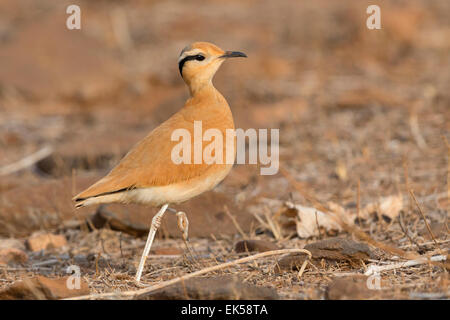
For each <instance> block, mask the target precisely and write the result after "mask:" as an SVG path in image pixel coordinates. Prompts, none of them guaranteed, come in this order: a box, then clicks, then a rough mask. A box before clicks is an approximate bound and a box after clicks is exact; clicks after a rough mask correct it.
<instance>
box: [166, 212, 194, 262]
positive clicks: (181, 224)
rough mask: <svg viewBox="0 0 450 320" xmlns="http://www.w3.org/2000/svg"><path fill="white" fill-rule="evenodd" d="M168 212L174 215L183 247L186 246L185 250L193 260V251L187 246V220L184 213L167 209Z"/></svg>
mask: <svg viewBox="0 0 450 320" xmlns="http://www.w3.org/2000/svg"><path fill="white" fill-rule="evenodd" d="M168 210H169V211H171V212H173V213H175V214H176V216H177V225H178V229H180V231H181V236H182V238H183V242H184V245H185V246H186V249H187V250H188V252H189V254H190V255H191V257H192V259H193V260H195V256H194V253H193V250H192V248H191V246H190V245H189V233H188V231H189V220H188V218H187V215H186V213H184V212H183V211H177V210H175V209H172V208H168Z"/></svg>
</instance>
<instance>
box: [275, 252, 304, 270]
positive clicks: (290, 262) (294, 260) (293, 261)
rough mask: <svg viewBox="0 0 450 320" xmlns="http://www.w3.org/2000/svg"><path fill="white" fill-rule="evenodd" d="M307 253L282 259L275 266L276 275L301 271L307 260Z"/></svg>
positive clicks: (290, 255) (295, 254)
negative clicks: (283, 272)
mask: <svg viewBox="0 0 450 320" xmlns="http://www.w3.org/2000/svg"><path fill="white" fill-rule="evenodd" d="M307 256H308V255H307V254H306V253H294V254H289V255H286V256H283V257H281V258H280V259H279V260H278V261H277V263H276V265H275V268H274V269H275V273H282V271H292V270H295V271H299V270H300V268H301V267H302V265H303V262H305V259H306V258H307Z"/></svg>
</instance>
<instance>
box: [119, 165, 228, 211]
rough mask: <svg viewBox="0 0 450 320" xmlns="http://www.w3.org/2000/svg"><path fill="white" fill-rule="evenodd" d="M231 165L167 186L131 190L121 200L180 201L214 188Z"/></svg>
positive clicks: (157, 204)
mask: <svg viewBox="0 0 450 320" xmlns="http://www.w3.org/2000/svg"><path fill="white" fill-rule="evenodd" d="M231 167H232V165H223V166H221V168H220V169H216V170H215V171H214V172H213V173H208V174H205V175H204V176H200V177H196V178H193V179H191V180H188V181H183V182H180V183H174V184H171V185H167V186H155V187H148V188H137V189H133V190H129V191H127V192H125V193H124V194H123V195H122V199H121V200H122V201H121V202H125V203H140V204H149V205H152V206H160V205H163V204H166V203H169V204H170V203H180V202H183V201H186V200H189V199H191V198H193V197H195V196H198V195H199V194H201V193H203V192H205V191H208V190H211V189H212V188H214V187H215V186H216V185H217V184H218V183H219V182H220V181H222V180H223V179H224V178H225V177H226V176H227V175H228V173H229V172H230V170H231Z"/></svg>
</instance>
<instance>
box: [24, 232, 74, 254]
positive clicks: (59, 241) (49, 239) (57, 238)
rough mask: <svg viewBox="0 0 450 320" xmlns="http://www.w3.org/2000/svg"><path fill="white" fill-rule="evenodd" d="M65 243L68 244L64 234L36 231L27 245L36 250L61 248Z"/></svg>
mask: <svg viewBox="0 0 450 320" xmlns="http://www.w3.org/2000/svg"><path fill="white" fill-rule="evenodd" d="M65 245H67V241H66V238H65V237H64V236H63V235H55V234H52V233H35V234H33V235H32V236H31V237H29V238H28V239H27V247H28V248H29V249H30V250H31V251H34V252H35V251H41V250H47V249H52V248H61V247H63V246H65Z"/></svg>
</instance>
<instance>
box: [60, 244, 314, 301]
mask: <svg viewBox="0 0 450 320" xmlns="http://www.w3.org/2000/svg"><path fill="white" fill-rule="evenodd" d="M285 253H306V254H307V255H308V256H309V257H310V258H311V256H312V255H311V252H309V251H308V250H305V249H282V250H273V251H266V252H262V253H258V254H255V255H252V256H249V257H245V258H241V259H238V260H234V261H230V262H225V263H222V264H219V265H216V266H212V267H208V268H205V269H202V270H199V271H196V272H192V273H189V274H187V275H184V276H181V277H178V278H175V279H171V280H167V281H163V282H161V283H158V284H156V285H154V286H150V287H147V288H144V289H139V290H132V291H125V292H108V293H100V294H92V295H86V296H79V297H73V298H68V300H84V299H99V298H112V299H120V298H129V299H133V298H136V297H139V296H142V295H145V294H148V293H150V292H152V291H155V290H158V289H162V288H165V287H168V286H170V285H173V284H176V283H178V282H181V281H186V280H187V279H190V278H193V277H197V276H200V275H202V274H205V273H208V272H212V271H217V270H220V269H224V268H228V267H230V266H233V265H238V264H241V263H246V262H249V261H253V260H256V259H259V258H264V257H267V256H272V255H279V254H285Z"/></svg>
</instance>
